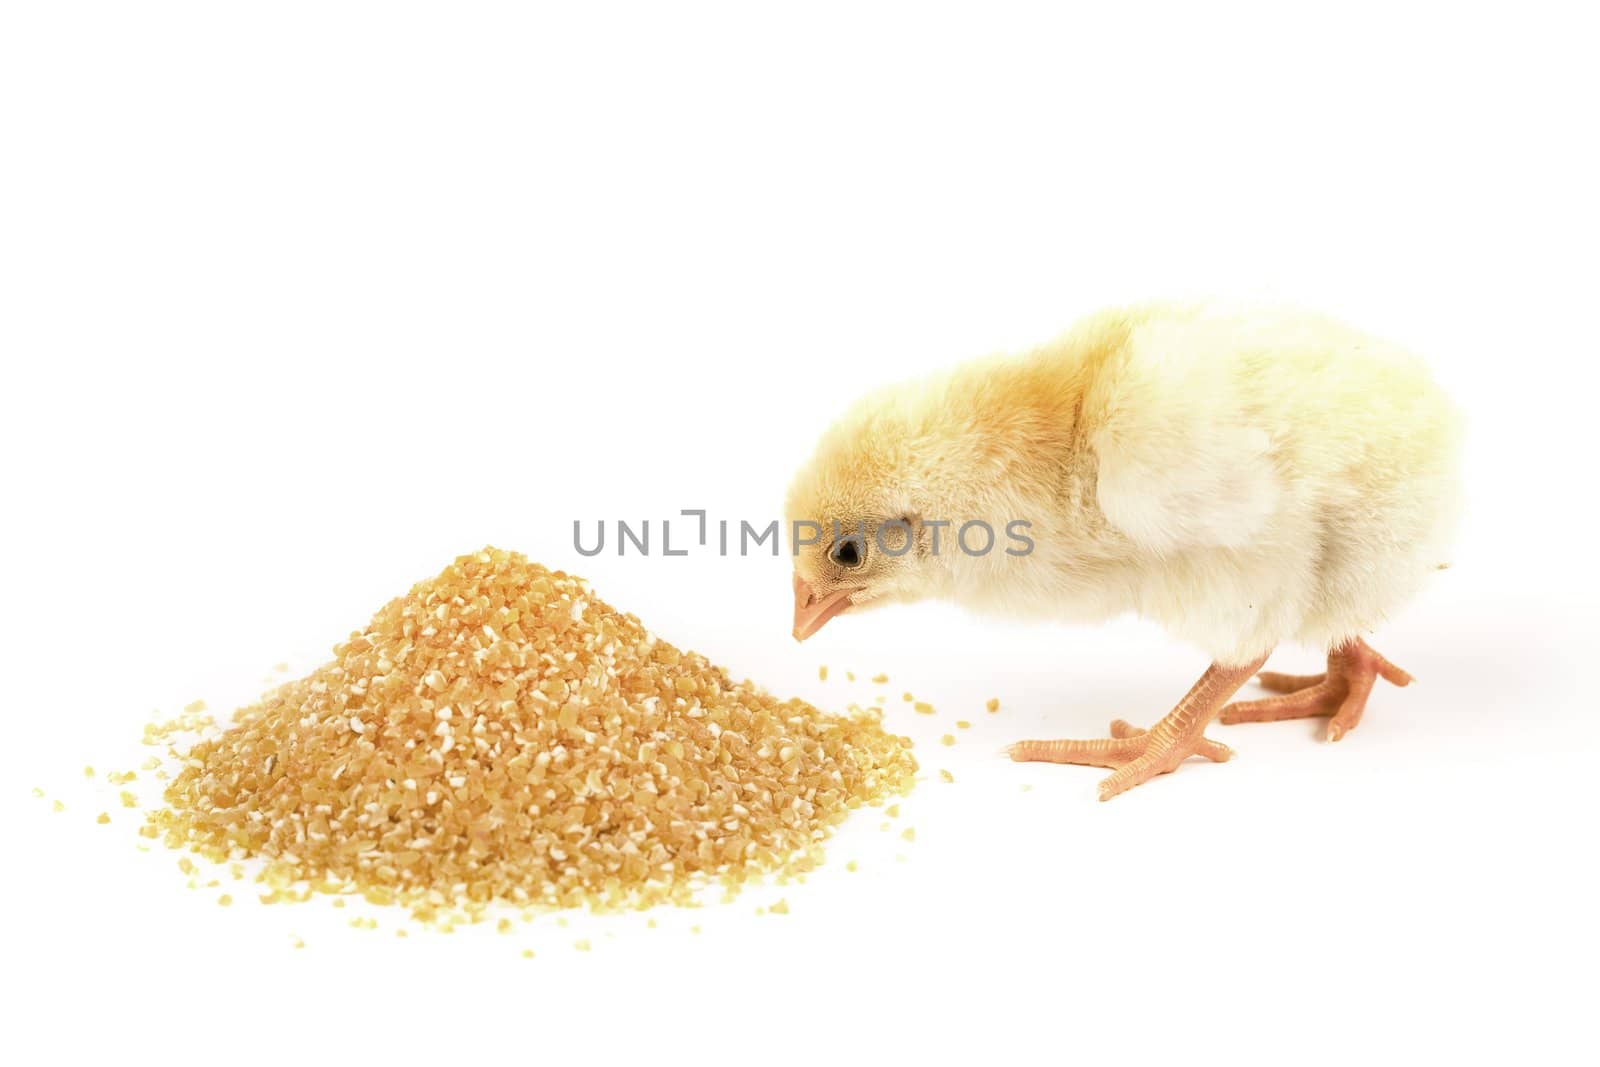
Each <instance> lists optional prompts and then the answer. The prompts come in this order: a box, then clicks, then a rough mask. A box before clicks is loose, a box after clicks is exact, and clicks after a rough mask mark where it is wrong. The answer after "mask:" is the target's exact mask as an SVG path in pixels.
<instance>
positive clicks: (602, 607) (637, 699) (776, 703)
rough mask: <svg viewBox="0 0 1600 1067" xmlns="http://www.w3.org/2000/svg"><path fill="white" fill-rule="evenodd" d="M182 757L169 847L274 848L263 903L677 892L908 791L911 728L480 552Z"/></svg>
mask: <svg viewBox="0 0 1600 1067" xmlns="http://www.w3.org/2000/svg"><path fill="white" fill-rule="evenodd" d="M334 651H335V659H334V660H333V662H331V663H329V664H327V665H326V666H324V667H322V668H320V669H319V670H317V671H316V672H315V673H313V674H311V675H310V676H309V677H306V678H303V679H300V680H299V681H295V682H290V683H288V684H287V685H284V686H282V687H281V688H279V689H277V690H274V691H273V692H271V693H269V694H268V695H267V696H266V697H265V698H264V699H263V700H262V702H261V703H259V704H256V705H254V706H251V707H248V708H245V709H243V710H242V711H240V712H239V713H238V714H237V716H236V718H235V722H234V724H233V725H232V726H230V727H229V728H228V729H226V730H225V731H223V732H221V733H219V734H216V735H214V736H211V737H209V738H204V739H202V740H200V741H199V742H198V743H196V744H195V745H194V747H193V748H192V749H191V750H189V751H188V752H187V753H184V754H183V756H184V764H183V770H182V772H181V773H180V774H178V775H177V776H176V777H175V778H174V779H173V781H172V783H171V785H170V787H169V788H168V789H167V792H166V801H167V804H168V807H167V808H165V809H163V810H159V811H156V812H154V813H152V815H151V816H150V818H151V820H152V824H153V827H154V828H155V829H157V830H159V831H161V832H163V833H164V834H165V838H166V841H167V843H168V844H170V845H173V846H175V847H185V846H187V847H191V848H194V849H196V850H197V851H199V852H201V853H202V854H204V855H206V856H208V857H210V858H211V859H213V860H217V861H219V862H220V861H223V860H239V859H243V858H247V857H249V858H257V859H261V860H264V861H265V864H264V870H263V875H262V879H263V881H265V882H266V883H267V884H268V886H269V887H271V889H272V892H270V893H269V894H268V895H267V898H268V899H271V898H274V897H277V898H283V897H295V896H304V895H307V894H308V893H309V892H310V891H312V890H323V891H358V892H361V893H364V894H365V895H366V896H367V897H368V899H370V900H374V901H378V902H383V903H389V902H394V903H401V904H405V905H408V906H410V907H412V908H413V909H414V911H415V912H416V913H417V914H418V915H419V916H420V917H422V918H424V919H426V918H430V917H433V916H434V915H436V914H438V913H440V912H443V911H446V910H449V909H453V908H465V909H466V910H468V911H474V910H479V911H481V909H482V908H484V907H486V906H487V905H488V904H489V903H490V902H494V901H503V902H508V903H512V904H516V905H524V906H561V907H566V906H575V905H588V906H591V907H596V908H616V907H632V906H644V905H648V904H653V903H658V902H663V901H676V902H686V901H687V900H689V899H691V898H692V896H693V894H694V891H695V890H696V889H698V888H699V887H701V886H703V885H705V884H707V883H708V882H711V881H721V882H722V883H724V884H725V885H728V886H730V887H736V886H737V885H738V884H739V883H741V882H743V881H744V880H745V879H747V878H749V877H751V876H754V875H761V874H765V873H769V872H775V871H776V872H794V871H798V870H804V869H806V868H807V867H809V866H812V865H814V864H815V862H816V861H817V859H818V858H819V857H820V845H819V842H821V841H822V840H823V839H824V838H825V837H826V836H827V834H828V831H829V828H830V827H832V826H834V825H836V824H837V823H838V822H839V821H840V820H842V819H843V818H844V817H845V815H846V814H847V812H848V811H849V810H850V809H852V808H855V807H858V806H860V805H862V804H864V803H878V802H880V801H881V800H882V799H883V798H885V797H887V796H889V795H892V794H898V793H904V792H906V791H907V790H909V788H910V786H911V782H912V779H913V775H914V773H915V771H916V762H915V760H914V759H913V758H912V756H911V753H910V742H909V741H907V740H906V739H905V738H902V737H896V736H893V735H891V734H888V733H886V732H884V730H883V729H882V728H881V727H880V725H879V723H878V720H877V718H876V717H872V716H853V717H849V718H838V717H833V716H829V715H825V714H823V713H822V712H820V711H818V709H816V708H815V707H812V706H811V705H809V704H806V703H804V702H802V701H799V700H787V701H780V700H777V699H775V698H774V697H772V696H770V695H768V694H767V693H765V692H764V691H762V690H760V689H758V688H757V687H756V686H754V685H752V684H751V683H750V682H748V681H743V682H737V683H735V682H734V681H732V680H731V679H730V678H729V677H728V675H727V674H726V673H725V672H724V671H723V670H721V669H720V668H718V667H715V666H713V665H712V664H711V663H709V662H707V661H706V659H705V658H704V657H702V656H699V655H696V654H694V653H692V652H681V651H679V650H678V649H676V648H674V647H673V646H672V645H669V644H667V643H666V642H664V641H660V640H658V639H657V638H655V637H654V636H653V635H651V634H650V633H649V632H648V631H646V630H645V629H644V627H643V626H642V625H640V623H639V620H638V619H637V618H635V617H634V616H632V615H628V614H624V613H621V612H618V611H616V610H614V609H613V608H611V607H610V606H608V605H607V604H605V603H604V602H602V601H600V600H598V599H596V598H595V597H594V596H593V595H592V593H591V592H590V591H589V588H588V586H587V585H586V584H585V583H584V582H582V581H581V580H579V579H577V578H574V577H571V576H569V575H566V574H563V573H561V572H559V571H550V570H547V569H546V568H544V567H541V566H539V565H538V564H537V563H532V562H530V561H528V560H527V559H525V558H524V557H522V556H520V555H518V554H516V553H511V552H502V551H498V550H495V549H485V550H483V551H482V552H478V553H475V554H473V555H469V556H462V557H461V558H460V559H457V560H456V561H455V562H454V563H452V564H451V565H450V566H449V567H447V568H446V569H445V570H444V571H443V573H441V574H440V575H439V576H438V577H436V578H433V579H431V580H429V581H425V582H422V583H420V584H418V585H417V586H415V587H414V588H413V589H412V590H411V591H410V592H409V593H407V594H406V595H405V596H402V597H399V598H398V599H396V600H394V601H392V602H390V603H389V604H388V605H386V606H385V607H384V608H383V609H382V610H381V611H379V612H378V614H377V615H376V616H374V617H373V619H372V621H371V623H369V624H368V626H367V627H366V629H365V630H364V631H362V632H360V633H357V634H353V635H352V636H351V637H350V639H349V640H348V641H346V642H345V643H344V644H342V645H339V646H338V647H337V648H336V649H335V650H334Z"/></svg>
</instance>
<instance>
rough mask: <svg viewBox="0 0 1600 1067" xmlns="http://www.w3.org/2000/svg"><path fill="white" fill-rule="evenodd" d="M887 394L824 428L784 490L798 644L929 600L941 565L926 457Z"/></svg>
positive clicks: (864, 404) (863, 404) (858, 406)
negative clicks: (837, 626)
mask: <svg viewBox="0 0 1600 1067" xmlns="http://www.w3.org/2000/svg"><path fill="white" fill-rule="evenodd" d="M892 400H893V398H892V397H883V396H879V397H869V398H867V399H866V400H865V401H863V402H862V403H860V404H858V405H857V406H856V408H854V409H852V410H851V412H850V413H848V414H847V415H846V416H845V417H844V418H843V419H841V420H840V421H839V423H838V424H836V425H835V426H834V427H833V428H832V429H830V430H829V431H828V432H827V433H826V434H825V435H824V436H823V438H822V440H821V441H820V442H819V444H818V446H817V450H816V452H815V453H814V454H813V455H812V457H811V459H810V460H808V461H807V462H806V463H805V465H804V466H802V467H801V468H800V470H799V472H798V473H797V474H796V475H795V477H794V481H793V483H792V484H791V485H790V488H789V494H788V498H787V500H786V502H785V505H784V515H785V519H786V523H785V526H786V529H787V530H788V532H789V535H790V537H791V538H792V540H793V542H794V543H793V545H792V551H793V556H794V637H795V640H797V641H804V640H805V639H806V638H808V637H810V636H811V635H812V634H814V633H816V632H817V631H818V630H820V629H821V628H822V626H823V625H824V624H825V623H827V622H828V620H830V619H832V618H833V617H834V616H836V615H839V614H841V613H843V612H846V611H857V610H860V609H863V608H866V607H876V606H879V605H883V604H888V603H896V602H902V603H903V602H908V601H913V600H919V599H922V598H923V597H925V596H928V595H930V593H931V592H932V591H933V589H934V587H935V585H936V584H937V580H938V573H939V562H938V560H937V559H936V558H935V556H934V554H933V553H931V552H930V551H929V550H928V538H927V536H926V528H925V524H924V521H923V520H924V516H925V515H928V514H929V512H928V510H927V509H928V508H929V507H930V506H933V505H934V500H933V499H932V497H931V496H930V493H929V490H930V489H931V486H930V485H929V476H928V469H927V463H926V456H924V455H921V454H919V453H920V450H919V448H918V443H917V441H916V439H915V435H914V433H912V432H910V427H908V425H907V423H906V421H905V419H904V418H903V415H904V413H903V412H897V411H896V410H895V405H894V404H893V403H892Z"/></svg>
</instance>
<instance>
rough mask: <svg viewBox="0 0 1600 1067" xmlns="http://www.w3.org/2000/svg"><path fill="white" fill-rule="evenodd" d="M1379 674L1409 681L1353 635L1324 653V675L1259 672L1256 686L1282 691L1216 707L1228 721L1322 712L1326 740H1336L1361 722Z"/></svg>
mask: <svg viewBox="0 0 1600 1067" xmlns="http://www.w3.org/2000/svg"><path fill="white" fill-rule="evenodd" d="M1379 678H1382V679H1383V680H1384V681H1386V682H1388V683H1390V684H1391V685H1398V686H1405V685H1410V684H1411V675H1409V674H1407V673H1406V672H1405V671H1403V670H1401V669H1400V668H1399V667H1396V666H1395V665H1394V664H1393V663H1390V662H1389V661H1388V660H1386V659H1384V658H1383V657H1382V656H1380V655H1379V654H1378V653H1377V652H1376V651H1375V650H1374V649H1373V648H1372V646H1371V645H1369V644H1367V643H1366V642H1365V641H1363V640H1361V638H1359V637H1358V638H1356V639H1355V640H1353V641H1350V642H1349V643H1347V644H1344V645H1341V646H1339V647H1338V648H1336V649H1333V650H1332V651H1330V652H1329V653H1328V670H1327V673H1326V674H1311V675H1290V674H1273V673H1270V672H1268V673H1263V674H1262V675H1261V677H1260V679H1258V680H1259V682H1260V683H1261V687H1262V688H1263V689H1267V690H1271V691H1272V692H1275V693H1281V694H1282V695H1281V696H1275V697H1267V698H1265V699H1263V700H1242V701H1240V702H1238V703H1237V704H1229V705H1228V706H1227V707H1225V708H1223V709H1222V716H1221V721H1222V722H1224V723H1227V724H1229V725H1232V724H1234V723H1241V722H1278V721H1279V720H1282V719H1306V718H1311V717H1313V716H1327V717H1328V740H1329V741H1337V740H1339V739H1340V738H1341V737H1343V736H1344V735H1345V734H1347V733H1349V732H1350V731H1351V730H1354V729H1355V728H1356V724H1358V723H1359V722H1360V721H1361V715H1362V713H1363V712H1364V711H1366V708H1367V697H1368V696H1369V695H1371V693H1372V687H1373V685H1374V684H1375V683H1376V682H1377V680H1378V679H1379Z"/></svg>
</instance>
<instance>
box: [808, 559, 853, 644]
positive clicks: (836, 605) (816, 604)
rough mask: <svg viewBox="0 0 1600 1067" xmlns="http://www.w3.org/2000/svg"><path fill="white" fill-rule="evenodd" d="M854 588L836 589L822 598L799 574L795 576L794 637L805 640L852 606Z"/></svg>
mask: <svg viewBox="0 0 1600 1067" xmlns="http://www.w3.org/2000/svg"><path fill="white" fill-rule="evenodd" d="M854 592H856V590H854V589H848V588H847V589H836V590H834V591H833V592H831V593H829V594H828V595H827V596H825V597H821V598H820V599H819V598H818V597H817V594H816V593H815V592H813V591H812V589H811V584H810V583H809V582H807V581H806V580H805V579H804V578H802V577H800V576H799V575H798V574H797V575H795V576H794V639H795V640H796V641H804V640H805V639H806V638H808V637H810V636H811V635H812V634H814V633H816V632H817V631H818V630H820V629H822V624H823V623H825V622H827V621H828V620H829V619H831V618H833V617H834V616H835V615H837V614H839V613H840V612H841V611H844V610H845V609H847V608H848V607H849V606H850V594H852V593H854Z"/></svg>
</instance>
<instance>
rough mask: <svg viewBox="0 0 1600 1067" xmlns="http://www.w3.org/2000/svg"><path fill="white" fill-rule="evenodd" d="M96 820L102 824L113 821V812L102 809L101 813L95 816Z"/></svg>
mask: <svg viewBox="0 0 1600 1067" xmlns="http://www.w3.org/2000/svg"><path fill="white" fill-rule="evenodd" d="M94 821H95V822H97V823H101V824H102V825H103V824H105V823H108V822H110V821H111V813H110V812H108V811H102V812H101V813H100V814H99V815H96V816H95V817H94Z"/></svg>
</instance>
